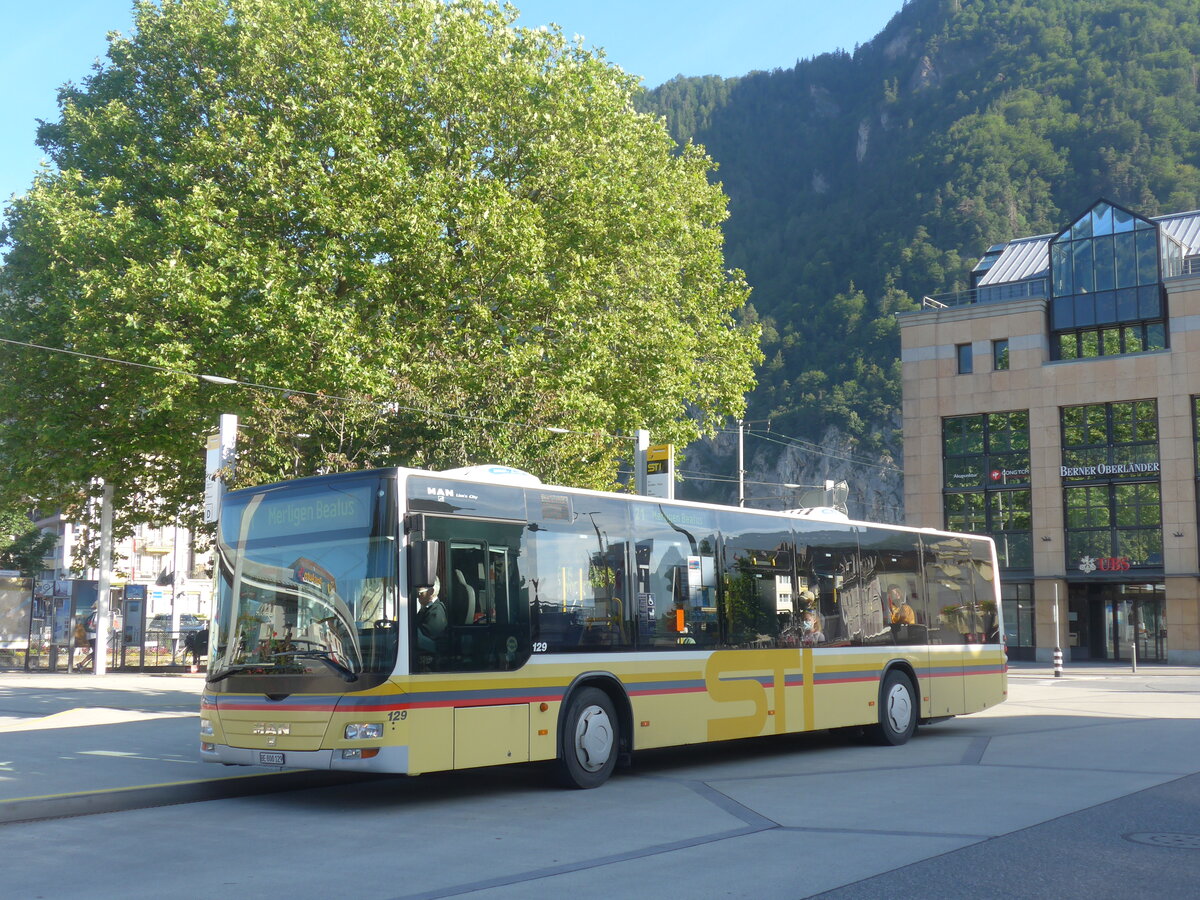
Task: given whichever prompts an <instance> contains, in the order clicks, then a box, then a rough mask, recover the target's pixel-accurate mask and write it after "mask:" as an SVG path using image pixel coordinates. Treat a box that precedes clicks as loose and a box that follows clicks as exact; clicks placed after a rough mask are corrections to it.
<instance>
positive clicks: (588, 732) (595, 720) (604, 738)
mask: <svg viewBox="0 0 1200 900" xmlns="http://www.w3.org/2000/svg"><path fill="white" fill-rule="evenodd" d="M612 746H613V731H612V722H610V721H609V720H608V713H606V712H605V711H604V710H602V709H601V708H600V707H599V706H589V707H588V708H587V709H585V710H584V711H583V713H582V714H581V715H580V716H579V721H578V722H577V723H576V725H575V756H576V758H577V759H578V760H579V764H580V765H581V766H583V767H584V768H585V769H587V770H588V771H589V772H598V771H600V770H601V769H602V768H604V764H605V763H606V762H608V757H609V756H610V755H611V754H612Z"/></svg>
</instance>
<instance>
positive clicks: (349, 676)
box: [271, 650, 358, 681]
mask: <svg viewBox="0 0 1200 900" xmlns="http://www.w3.org/2000/svg"><path fill="white" fill-rule="evenodd" d="M283 657H287V658H289V659H315V660H318V661H319V662H323V663H325V665H327V666H329V668H331V669H333V670H334V671H336V672H337V673H338V674H339V675H341V676H342V680H343V681H358V673H357V672H355V671H354V670H353V669H351V668H350V667H348V666H346V665H344V664H342V663H340V662H338V661H337V659H335V658H334V655H333V654H332V653H331V652H329V651H328V650H283V651H280V652H279V653H272V654H271V658H272V659H280V658H283Z"/></svg>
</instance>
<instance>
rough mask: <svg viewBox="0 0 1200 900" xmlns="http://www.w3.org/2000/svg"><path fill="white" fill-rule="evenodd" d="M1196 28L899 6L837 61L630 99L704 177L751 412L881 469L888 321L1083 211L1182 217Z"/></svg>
mask: <svg viewBox="0 0 1200 900" xmlns="http://www.w3.org/2000/svg"><path fill="white" fill-rule="evenodd" d="M1198 13H1200V5H1198V4H1197V3H1196V2H1194V0H1116V2H1113V0H914V2H912V3H909V4H908V5H907V6H905V7H904V8H903V9H902V10H900V12H898V13H897V14H896V16H895V17H894V18H893V19H892V21H891V22H890V23H889V24H888V25H887V27H886V28H885V29H884V30H883V32H881V33H880V34H879V35H878V36H877V37H876V38H875V39H873V40H872V41H871V42H869V43H868V44H866V45H863V46H861V47H858V48H856V50H855V52H854V53H853V54H849V53H835V54H827V55H823V56H820V57H817V58H815V59H811V60H805V61H803V62H801V63H799V64H798V65H797V66H795V67H793V68H791V69H787V70H776V71H774V72H769V73H753V74H751V75H747V76H745V77H742V78H737V79H725V80H723V79H719V78H713V77H706V78H702V79H676V80H674V81H671V82H668V83H667V84H665V85H663V86H661V87H660V88H658V89H657V90H655V91H653V92H651V93H649V94H647V95H646V96H645V98H644V107H645V108H646V109H648V110H651V111H654V112H656V113H659V114H662V115H664V116H665V117H666V118H667V121H668V124H669V126H670V127H671V129H672V131H673V133H674V135H675V137H676V138H677V139H679V140H681V141H686V140H693V141H695V142H697V143H701V144H703V145H704V146H705V147H706V148H707V150H708V151H709V153H710V154H711V155H712V156H713V158H714V159H716V160H717V161H718V162H719V163H720V171H719V173H718V175H719V177H720V179H721V180H722V182H723V184H724V186H725V190H726V192H727V193H728V194H729V196H730V200H731V203H730V209H731V217H730V220H729V221H728V223H727V226H726V237H727V241H728V247H727V260H728V261H729V262H730V264H732V265H734V266H737V267H739V268H741V269H743V270H744V271H745V272H746V276H747V279H748V281H749V282H750V284H751V285H752V286H753V288H754V293H753V295H752V298H751V303H752V305H753V307H754V309H753V310H751V311H749V314H750V315H755V316H758V317H759V318H760V320H761V321H762V322H763V324H764V326H765V328H764V350H765V352H766V362H765V363H764V365H763V367H762V369H761V371H760V373H759V377H760V385H759V388H758V389H757V390H756V392H755V394H754V395H753V397H752V399H751V410H752V411H751V413H750V416H751V418H758V419H767V418H769V419H771V420H772V423H773V427H775V428H777V429H778V430H780V431H784V432H788V433H792V434H801V435H803V436H805V437H807V438H809V439H820V438H822V437H823V436H825V435H826V432H827V431H828V430H829V429H831V428H832V429H835V431H836V433H837V434H840V435H841V436H842V443H843V445H844V448H845V449H847V450H856V451H859V452H869V453H871V454H873V455H874V454H879V453H885V452H888V451H890V452H891V454H892V455H893V457H898V450H897V448H896V445H897V442H898V430H897V429H898V415H897V410H898V405H899V365H898V359H897V357H898V353H899V341H898V336H897V330H896V326H895V322H894V317H893V314H894V313H895V312H896V311H897V310H901V309H907V308H913V307H914V305H915V303H916V302H918V301H919V300H920V298H921V296H922V295H925V294H935V293H939V292H944V291H949V290H954V289H958V288H962V287H965V286H966V284H967V277H968V273H969V270H970V268H971V266H972V265H973V264H974V262H975V260H976V259H977V258H978V257H979V255H980V254H981V253H982V252H983V251H984V249H986V247H987V246H988V245H990V244H992V243H996V242H999V241H1003V240H1008V239H1011V238H1013V237H1018V236H1021V235H1027V234H1037V233H1045V232H1050V231H1056V230H1057V229H1059V228H1061V227H1062V226H1063V225H1064V224H1065V223H1066V222H1068V221H1069V220H1070V219H1071V218H1072V217H1073V216H1074V215H1075V214H1076V213H1078V212H1079V211H1080V210H1081V209H1083V208H1085V207H1086V206H1088V205H1089V204H1090V203H1091V202H1092V201H1093V200H1095V199H1096V198H1097V197H1100V196H1104V197H1107V198H1109V199H1111V200H1114V201H1116V202H1118V203H1121V204H1124V205H1128V206H1130V207H1132V208H1133V209H1136V210H1137V211H1139V212H1141V213H1144V214H1147V215H1154V214H1159V213H1163V212H1170V211H1179V210H1185V209H1193V208H1196V207H1197V206H1200V128H1198V126H1200V113H1198V107H1197V83H1198V80H1200V75H1198V72H1200V15H1198ZM777 460H778V453H777V452H776V451H772V450H770V449H769V448H765V447H764V448H763V451H762V453H761V454H760V458H759V459H757V460H756V465H757V467H758V468H759V469H760V470H763V471H766V470H768V469H770V470H771V471H772V472H773V473H774V476H775V477H777V478H778V480H785V481H798V480H802V479H801V478H800V477H797V475H796V473H790V474H789V472H787V471H783V470H778V469H777V468H776V462H777ZM808 474H809V475H810V477H811V476H812V475H813V474H819V473H817V470H816V469H815V468H814V469H813V472H810V473H808ZM889 490H891V489H889Z"/></svg>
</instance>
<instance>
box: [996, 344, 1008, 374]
mask: <svg viewBox="0 0 1200 900" xmlns="http://www.w3.org/2000/svg"><path fill="white" fill-rule="evenodd" d="M992 369H993V370H994V371H996V372H1005V371H1007V370H1008V338H1005V339H1004V340H1002V341H992Z"/></svg>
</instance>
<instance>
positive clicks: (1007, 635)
mask: <svg viewBox="0 0 1200 900" xmlns="http://www.w3.org/2000/svg"><path fill="white" fill-rule="evenodd" d="M1000 596H1001V605H1002V607H1003V610H1004V616H1003V619H1004V642H1005V645H1006V646H1007V647H1008V655H1009V658H1010V659H1033V658H1034V653H1033V651H1034V648H1035V646H1036V642H1035V641H1034V628H1033V623H1034V615H1033V609H1034V607H1033V585H1032V584H1028V583H1025V582H1013V581H1002V582H1001V583H1000Z"/></svg>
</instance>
